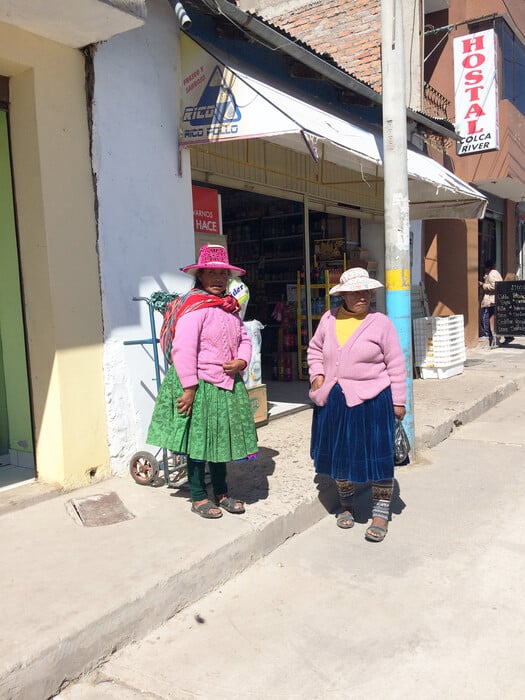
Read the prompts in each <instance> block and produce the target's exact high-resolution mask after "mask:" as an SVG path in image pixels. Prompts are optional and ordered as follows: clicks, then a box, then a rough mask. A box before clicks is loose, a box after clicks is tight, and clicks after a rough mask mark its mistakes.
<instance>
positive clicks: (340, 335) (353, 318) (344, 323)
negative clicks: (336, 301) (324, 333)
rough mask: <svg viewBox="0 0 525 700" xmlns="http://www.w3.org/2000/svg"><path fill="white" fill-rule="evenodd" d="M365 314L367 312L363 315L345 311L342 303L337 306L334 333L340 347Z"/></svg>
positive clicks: (357, 326) (354, 330) (361, 321)
mask: <svg viewBox="0 0 525 700" xmlns="http://www.w3.org/2000/svg"><path fill="white" fill-rule="evenodd" d="M366 316H367V314H365V315H364V316H362V315H357V314H353V313H352V312H351V311H347V310H346V309H345V308H344V306H342V305H341V306H340V307H339V310H338V312H337V317H336V319H335V334H336V336H337V342H338V343H339V345H340V346H341V347H342V346H343V345H344V344H345V343H346V341H347V340H348V338H350V336H351V335H352V334H353V333H355V332H356V330H357V329H358V328H359V326H360V325H361V324H362V323H363V321H364V320H365V318H366Z"/></svg>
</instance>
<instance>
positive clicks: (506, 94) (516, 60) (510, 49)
mask: <svg viewBox="0 0 525 700" xmlns="http://www.w3.org/2000/svg"><path fill="white" fill-rule="evenodd" d="M496 33H497V35H498V38H499V44H500V47H501V60H502V71H501V76H502V85H501V86H500V97H501V98H502V99H504V100H508V101H509V102H512V104H513V105H514V106H515V107H516V109H519V111H520V112H521V113H522V114H524V115H525V88H524V77H523V76H524V71H525V47H524V46H523V44H522V43H521V42H520V41H519V39H518V37H517V36H516V35H515V34H514V32H513V31H512V29H511V28H510V27H509V26H508V24H506V22H504V21H503V20H502V19H500V20H498V22H497V23H496Z"/></svg>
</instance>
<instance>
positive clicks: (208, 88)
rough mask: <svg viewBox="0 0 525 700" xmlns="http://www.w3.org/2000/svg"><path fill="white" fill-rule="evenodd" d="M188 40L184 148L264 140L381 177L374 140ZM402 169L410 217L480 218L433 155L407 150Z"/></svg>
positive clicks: (473, 201) (480, 201) (464, 188)
mask: <svg viewBox="0 0 525 700" xmlns="http://www.w3.org/2000/svg"><path fill="white" fill-rule="evenodd" d="M190 41H191V40H189V39H188V37H183V58H184V71H183V73H184V76H183V82H184V85H185V91H184V93H185V94H184V97H183V100H184V104H183V114H182V128H181V138H180V143H181V144H182V145H192V144H199V143H210V142H213V143H220V142H223V141H231V140H238V139H249V138H264V139H266V140H268V141H271V142H272V143H275V144H279V145H282V146H285V147H287V148H290V149H292V150H296V151H299V152H301V153H309V154H310V155H311V156H312V157H313V158H315V159H316V160H318V161H319V162H321V163H322V162H329V163H334V164H336V165H338V166H341V167H343V168H346V169H348V170H351V171H353V172H357V173H359V174H360V175H361V177H362V178H363V180H366V178H367V176H368V177H369V178H378V177H379V178H381V179H383V159H382V152H383V142H382V138H381V136H380V135H377V134H374V133H373V132H371V131H367V130H366V129H365V128H363V127H360V126H357V125H356V124H352V123H351V122H348V121H346V120H345V119H342V118H341V117H336V116H334V115H333V114H330V113H329V112H326V111H325V110H323V109H320V108H319V107H315V106H313V105H309V104H307V103H306V102H304V101H303V100H300V99H298V98H296V97H293V96H291V95H289V94H287V93H285V92H282V91H281V90H279V89H277V88H275V87H273V86H271V85H268V84H267V83H265V82H262V81H261V80H258V79H257V78H254V77H253V76H250V75H247V74H246V73H244V72H243V71H241V70H239V69H237V68H232V67H230V66H226V65H225V64H224V63H222V62H220V61H219V60H218V59H217V58H216V57H212V56H211V55H210V54H208V53H207V52H204V51H203V49H201V48H200V47H198V48H197V45H196V44H195V43H194V42H191V44H190V43H188V42H190ZM203 53H204V54H206V58H207V59H208V60H207V61H206V60H203ZM407 169H408V192H409V202H410V218H411V219H475V218H482V217H483V216H484V213H485V208H486V205H487V200H486V198H485V197H484V196H483V195H482V194H481V193H480V192H478V191H477V190H476V189H474V188H473V187H471V186H470V185H468V184H467V183H465V182H463V181H462V180H460V179H459V178H458V177H456V176H455V175H454V174H453V173H451V172H449V171H448V170H446V168H444V167H443V166H441V165H440V164H439V163H437V162H436V161H434V160H433V159H432V158H429V157H428V156H425V155H423V154H422V153H420V152H416V151H412V150H409V151H408V154H407Z"/></svg>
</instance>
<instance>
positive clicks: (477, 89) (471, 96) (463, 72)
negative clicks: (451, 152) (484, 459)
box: [454, 29, 499, 156]
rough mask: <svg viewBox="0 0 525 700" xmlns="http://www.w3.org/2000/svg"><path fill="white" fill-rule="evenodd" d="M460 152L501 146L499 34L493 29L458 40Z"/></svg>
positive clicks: (456, 70)
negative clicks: (497, 54) (499, 121)
mask: <svg viewBox="0 0 525 700" xmlns="http://www.w3.org/2000/svg"><path fill="white" fill-rule="evenodd" d="M454 92H455V107H456V131H457V132H458V134H459V135H460V136H461V141H458V144H457V153H458V155H460V156H466V155H469V154H472V153H485V152H486V151H494V150H497V149H498V148H499V124H498V80H497V70H496V34H495V32H494V30H493V29H488V30H487V31H485V32H477V33H476V34H469V35H468V36H461V37H458V38H457V39H454Z"/></svg>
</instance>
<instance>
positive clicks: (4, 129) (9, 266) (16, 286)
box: [0, 107, 35, 490]
mask: <svg viewBox="0 0 525 700" xmlns="http://www.w3.org/2000/svg"><path fill="white" fill-rule="evenodd" d="M34 479H35V460H34V448H33V434H32V425H31V406H30V398H29V380H28V368H27V356H26V340H25V328H24V317H23V306H22V291H21V277H20V265H19V255H18V241H17V234H16V219H15V208H14V197H13V181H12V175H11V156H10V149H9V127H8V115H7V111H5V110H2V109H1V107H0V490H4V489H8V488H13V487H14V486H18V485H20V484H22V483H27V482H29V481H33V480H34Z"/></svg>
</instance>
